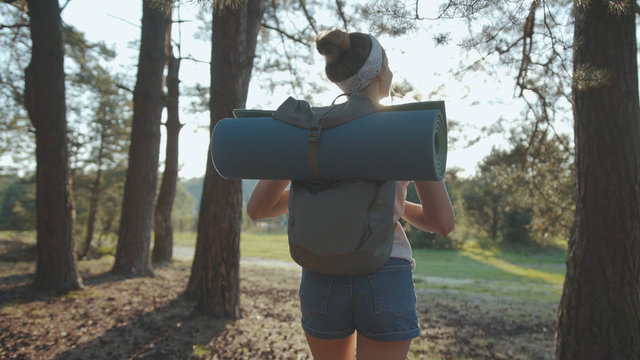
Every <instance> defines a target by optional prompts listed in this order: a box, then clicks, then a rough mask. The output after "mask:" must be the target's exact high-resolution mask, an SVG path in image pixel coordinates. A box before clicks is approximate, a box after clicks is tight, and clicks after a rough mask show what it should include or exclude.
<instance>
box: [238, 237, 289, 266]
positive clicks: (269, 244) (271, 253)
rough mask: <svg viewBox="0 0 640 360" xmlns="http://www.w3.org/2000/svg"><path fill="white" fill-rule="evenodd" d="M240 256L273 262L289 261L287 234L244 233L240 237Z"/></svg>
mask: <svg viewBox="0 0 640 360" xmlns="http://www.w3.org/2000/svg"><path fill="white" fill-rule="evenodd" d="M240 256H243V257H256V258H263V259H273V260H285V261H293V260H291V255H289V243H288V240H287V233H286V232H283V231H278V232H276V231H274V232H271V233H267V232H255V231H244V232H242V234H241V235H240Z"/></svg>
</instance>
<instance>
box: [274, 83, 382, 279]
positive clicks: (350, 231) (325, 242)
mask: <svg viewBox="0 0 640 360" xmlns="http://www.w3.org/2000/svg"><path fill="white" fill-rule="evenodd" d="M375 111H376V108H375V106H374V105H373V103H372V102H371V100H369V98H368V97H366V96H364V95H362V94H353V95H351V97H350V98H349V100H348V101H347V102H346V103H343V104H338V105H332V106H330V107H322V108H312V107H311V106H310V105H309V103H308V102H306V101H300V100H295V99H293V98H289V99H287V101H285V102H284V103H283V104H282V105H281V106H280V107H279V108H278V110H276V111H275V112H274V113H273V117H274V118H275V119H277V120H280V121H284V122H287V123H289V124H291V125H294V126H298V127H303V128H306V129H308V130H309V133H308V136H309V148H308V152H309V155H308V157H309V167H310V170H311V173H312V174H313V175H314V177H315V178H314V179H310V180H293V181H292V182H291V188H290V192H289V220H288V228H287V232H288V237H289V252H290V253H291V257H292V258H293V260H294V261H295V262H296V263H298V264H299V265H300V266H302V267H303V268H305V269H308V270H311V271H315V272H319V273H324V274H338V275H360V274H367V273H371V272H374V271H376V270H377V269H379V268H380V267H381V266H382V265H383V264H384V263H385V262H386V261H387V259H388V258H389V255H390V253H391V247H392V245H393V232H394V228H395V222H394V219H393V215H394V208H395V181H370V180H362V179H352V180H331V179H323V178H322V174H320V173H319V171H318V167H317V153H318V148H319V146H320V143H321V132H322V130H325V129H328V128H331V127H334V126H339V125H341V124H344V123H346V122H348V121H350V120H353V119H356V118H358V117H361V116H364V115H367V114H369V113H372V112H375Z"/></svg>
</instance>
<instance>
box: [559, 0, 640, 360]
mask: <svg viewBox="0 0 640 360" xmlns="http://www.w3.org/2000/svg"><path fill="white" fill-rule="evenodd" d="M580 3H581V2H576V4H577V5H576V8H575V15H576V24H575V34H574V40H575V44H576V48H575V50H574V88H573V103H574V104H573V108H574V110H573V111H574V119H575V142H576V172H577V203H576V212H575V221H576V228H575V231H574V234H573V235H572V237H571V239H570V241H569V249H568V250H569V255H568V258H567V275H566V279H565V284H564V291H563V294H562V299H561V302H560V306H559V310H558V323H557V329H556V358H557V359H609V360H615V359H640V110H639V105H638V65H637V59H636V56H637V52H636V25H635V14H634V13H633V12H632V11H631V10H628V11H626V12H623V13H615V12H614V11H613V10H612V9H613V4H609V3H613V2H609V1H606V0H592V1H588V2H582V4H580ZM627 4H633V2H627ZM610 6H611V8H610ZM585 69H590V70H588V71H587V72H585ZM593 69H599V70H605V72H606V76H605V78H604V80H602V81H599V82H594V81H591V82H587V81H585V80H586V79H587V78H588V77H591V78H593V76H592V75H593V74H595V73H594V71H593Z"/></svg>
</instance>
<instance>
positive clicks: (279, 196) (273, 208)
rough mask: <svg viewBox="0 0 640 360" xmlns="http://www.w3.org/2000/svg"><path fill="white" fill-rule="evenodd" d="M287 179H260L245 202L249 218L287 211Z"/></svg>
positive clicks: (275, 215) (267, 216)
mask: <svg viewBox="0 0 640 360" xmlns="http://www.w3.org/2000/svg"><path fill="white" fill-rule="evenodd" d="M290 182H291V181H289V180H260V181H258V183H257V184H256V187H255V189H253V192H252V193H251V197H250V198H249V202H248V203H247V213H248V214H249V217H250V218H251V220H260V219H264V218H271V217H277V216H280V215H282V214H286V213H287V212H289V190H285V189H286V188H287V186H288V185H289V183H290Z"/></svg>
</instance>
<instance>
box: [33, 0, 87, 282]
mask: <svg viewBox="0 0 640 360" xmlns="http://www.w3.org/2000/svg"><path fill="white" fill-rule="evenodd" d="M28 4H29V16H30V18H31V41H32V55H31V62H30V63H29V66H28V67H27V69H26V70H25V91H24V92H25V105H26V108H27V112H28V113H29V118H30V119H31V122H32V123H33V126H34V127H35V129H36V130H35V131H36V161H37V169H36V208H37V215H36V218H37V220H36V222H37V232H38V235H37V254H38V255H37V262H36V274H35V278H34V281H33V285H34V286H35V288H36V289H39V290H55V291H67V290H76V289H79V288H80V287H81V286H82V282H81V280H80V278H79V276H78V269H77V264H76V258H75V252H74V241H73V236H72V234H73V205H72V201H71V181H70V177H69V156H68V150H67V139H66V136H67V134H66V132H67V122H66V106H65V85H64V65H63V62H64V53H63V45H62V27H61V20H60V9H59V6H58V1H57V0H31V1H29V2H28Z"/></svg>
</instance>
